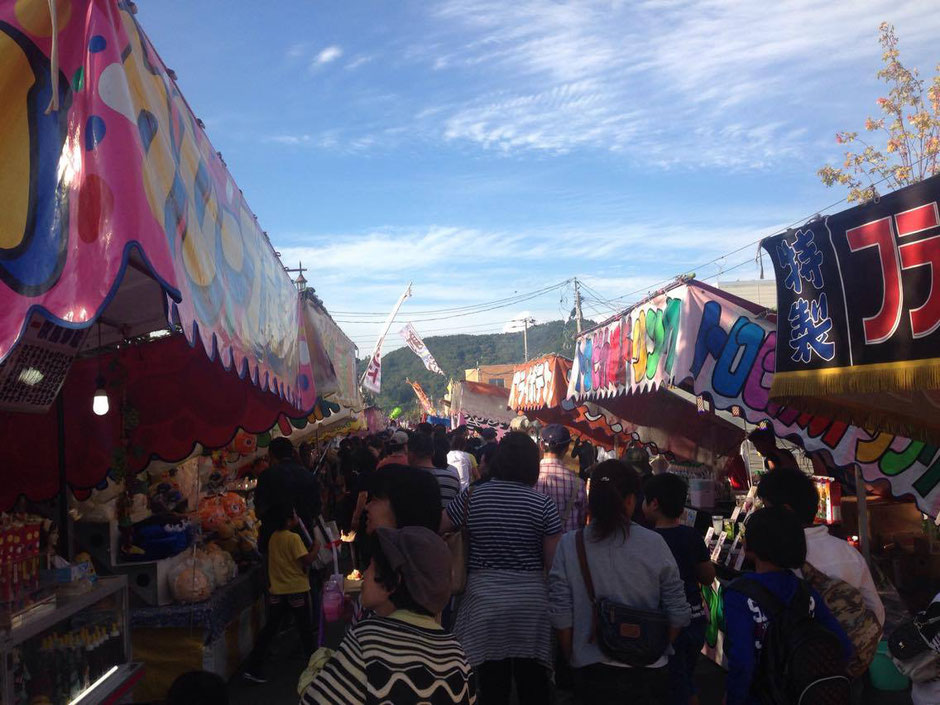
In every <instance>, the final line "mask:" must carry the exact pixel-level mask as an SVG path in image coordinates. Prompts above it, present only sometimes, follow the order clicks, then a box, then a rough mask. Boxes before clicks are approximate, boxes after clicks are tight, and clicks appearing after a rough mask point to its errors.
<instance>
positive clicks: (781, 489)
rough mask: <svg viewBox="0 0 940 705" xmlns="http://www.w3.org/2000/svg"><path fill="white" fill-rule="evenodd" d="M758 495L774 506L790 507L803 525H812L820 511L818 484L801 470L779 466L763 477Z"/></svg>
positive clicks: (759, 484) (758, 486) (758, 487)
mask: <svg viewBox="0 0 940 705" xmlns="http://www.w3.org/2000/svg"><path fill="white" fill-rule="evenodd" d="M757 496H758V497H760V498H761V499H762V500H764V501H765V502H767V503H768V504H770V505H772V506H774V507H789V508H790V509H792V510H793V512H794V513H795V514H796V518H797V519H799V520H800V522H802V524H803V526H812V525H813V522H814V521H815V519H816V512H818V511H819V491H818V490H817V489H816V484H815V483H814V482H813V481H812V480H811V479H810V478H809V476H808V475H806V474H805V473H803V472H802V471H801V470H795V469H793V468H777V469H776V470H771V471H770V472H768V473H767V474H766V475H764V476H763V477H762V478H761V481H760V483H758V485H757Z"/></svg>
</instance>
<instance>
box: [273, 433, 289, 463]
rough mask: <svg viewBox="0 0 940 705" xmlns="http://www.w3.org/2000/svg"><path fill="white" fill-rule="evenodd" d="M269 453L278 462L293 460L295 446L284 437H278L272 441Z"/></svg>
mask: <svg viewBox="0 0 940 705" xmlns="http://www.w3.org/2000/svg"><path fill="white" fill-rule="evenodd" d="M268 452H269V453H270V454H271V455H273V456H274V457H275V458H277V459H278V460H291V459H292V458H293V457H294V445H293V444H292V443H291V442H290V441H289V440H287V439H286V438H284V437H283V436H278V437H277V438H275V439H274V440H273V441H271V445H269V446H268Z"/></svg>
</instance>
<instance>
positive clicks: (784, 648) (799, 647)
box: [729, 577, 850, 705]
mask: <svg viewBox="0 0 940 705" xmlns="http://www.w3.org/2000/svg"><path fill="white" fill-rule="evenodd" d="M729 589H732V590H736V591H737V592H740V593H741V594H742V595H744V596H745V597H749V598H751V600H753V601H754V602H756V603H757V606H758V607H760V609H761V611H762V612H763V613H764V615H765V616H766V617H767V620H768V622H767V631H766V632H765V633H764V641H763V647H762V648H761V650H760V661H759V663H758V665H757V668H756V669H755V671H754V681H753V683H752V684H751V692H752V693H753V694H754V695H755V696H756V697H757V698H758V700H760V702H761V703H762V705H849V693H850V689H849V679H848V677H847V676H846V674H845V661H844V659H843V658H842V642H841V641H839V638H838V637H837V636H836V635H835V634H833V633H832V632H831V631H829V630H828V629H826V628H825V627H824V626H822V625H821V624H820V623H819V622H817V621H816V620H815V619H814V618H813V616H812V613H811V611H810V602H811V599H812V598H811V596H810V589H809V586H808V585H807V584H806V581H804V580H800V581H799V585H798V587H797V590H796V594H795V595H794V596H793V599H792V600H791V601H790V604H785V603H784V602H783V601H782V600H781V599H780V598H779V597H777V596H776V595H774V594H773V593H772V592H770V590H768V589H767V588H765V587H764V586H763V585H761V584H760V583H758V582H757V581H755V580H751V579H748V578H746V577H744V578H739V579H737V580H735V581H734V582H733V583H732V584H731V585H730V586H729Z"/></svg>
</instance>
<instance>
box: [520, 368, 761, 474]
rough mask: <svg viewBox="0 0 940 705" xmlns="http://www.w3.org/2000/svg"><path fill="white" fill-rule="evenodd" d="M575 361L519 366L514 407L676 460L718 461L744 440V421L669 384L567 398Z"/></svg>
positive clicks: (606, 441)
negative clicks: (704, 408) (700, 406)
mask: <svg viewBox="0 0 940 705" xmlns="http://www.w3.org/2000/svg"><path fill="white" fill-rule="evenodd" d="M572 365H573V363H572V361H571V360H568V359H567V358H564V357H560V356H558V355H546V356H545V357H542V358H539V359H537V360H532V361H530V362H527V363H525V364H524V365H520V366H518V367H517V368H516V372H515V374H514V375H513V381H512V385H511V387H510V394H509V405H510V407H511V408H512V409H514V410H515V411H517V412H522V413H525V414H526V415H527V416H528V417H529V418H532V419H538V420H539V421H540V422H541V423H542V424H549V423H560V424H562V425H564V426H566V427H568V428H569V429H570V430H571V432H572V433H573V435H575V436H577V437H580V438H584V439H585V440H588V441H590V442H591V443H594V444H595V445H599V446H601V447H603V448H606V449H608V450H610V449H613V448H615V447H616V448H621V449H623V448H627V447H643V448H646V449H647V450H648V452H649V453H650V454H651V455H663V456H665V458H666V459H667V460H670V461H673V462H676V461H677V459H682V460H685V461H691V463H694V464H698V465H703V464H704V465H713V464H716V463H718V462H720V459H721V458H724V457H725V456H727V455H728V454H730V453H734V452H737V448H738V447H739V446H740V445H741V441H742V440H743V438H744V434H743V431H742V429H741V428H740V427H739V426H737V425H735V424H734V423H732V422H730V421H727V420H725V419H723V418H721V417H719V416H718V415H716V414H702V413H699V412H698V410H697V407H696V404H695V400H694V399H687V398H686V397H685V396H683V395H682V393H681V392H679V391H678V390H674V389H667V388H663V389H660V390H656V391H653V392H649V393H643V394H637V395H632V396H627V397H612V398H611V399H604V400H598V401H596V402H594V401H587V400H571V399H566V398H565V396H566V394H567V390H568V384H569V381H570V378H571V370H572ZM686 396H687V395H686Z"/></svg>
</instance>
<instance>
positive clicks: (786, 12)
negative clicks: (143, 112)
mask: <svg viewBox="0 0 940 705" xmlns="http://www.w3.org/2000/svg"><path fill="white" fill-rule="evenodd" d="M139 7H140V12H139V14H138V19H139V20H140V22H141V24H142V25H143V27H144V29H145V30H146V31H147V33H148V34H149V35H150V37H151V39H152V41H153V43H154V45H155V46H156V48H157V51H158V52H159V53H160V54H161V56H162V57H163V59H164V61H165V62H166V64H167V65H168V66H169V67H171V68H173V69H174V70H175V71H176V73H177V75H178V77H179V79H178V82H179V84H180V86H181V88H182V90H183V93H184V95H185V96H186V98H187V100H188V101H189V103H190V105H191V106H192V107H193V110H194V111H195V113H196V115H197V116H198V117H201V118H202V119H203V121H204V122H205V124H206V127H207V130H208V133H209V136H210V138H211V139H212V142H213V144H214V145H215V147H216V148H217V149H218V150H220V151H221V152H222V153H223V155H224V157H225V160H226V162H227V164H228V166H229V169H230V170H231V172H232V174H233V176H234V177H235V179H236V181H237V182H238V184H239V186H240V187H241V188H242V190H243V191H244V193H245V196H246V198H247V199H248V203H249V205H250V206H251V207H252V209H253V210H254V211H255V213H256V214H257V215H258V218H259V221H260V222H261V224H262V227H264V228H265V229H266V230H267V231H268V233H269V234H270V236H271V239H272V241H273V242H274V244H275V246H276V247H277V248H278V249H279V250H280V251H281V252H282V254H283V258H284V261H285V263H287V264H288V265H289V266H296V263H297V262H298V261H303V263H304V265H305V266H306V267H309V268H310V271H309V272H308V273H307V274H306V276H307V278H308V279H309V280H310V281H311V283H312V284H313V285H314V286H315V287H316V289H317V292H318V293H319V294H320V295H321V296H322V298H323V299H324V301H325V303H326V305H327V308H328V309H329V310H331V311H333V312H336V313H334V317H335V318H336V319H338V320H340V321H343V323H342V325H343V328H344V329H345V330H346V331H347V332H348V333H349V334H350V335H351V337H352V338H353V339H354V340H355V341H356V342H357V343H358V344H359V346H360V352H361V353H362V355H367V354H368V353H369V352H370V350H371V347H372V345H373V344H374V342H375V339H376V337H377V335H378V332H379V328H380V325H381V324H380V323H378V322H375V321H376V320H377V319H381V318H383V316H375V315H372V316H355V315H352V314H351V313H340V312H379V311H387V310H388V309H389V308H391V306H392V304H393V303H394V301H395V299H396V298H397V297H398V296H399V294H400V293H401V291H402V290H403V289H404V287H405V285H406V284H407V282H408V281H409V280H411V281H414V296H413V298H412V299H410V300H409V301H408V302H407V303H406V304H405V306H404V307H403V309H402V314H401V318H400V320H401V321H402V322H404V321H406V320H408V319H409V318H412V319H413V320H415V321H416V324H415V325H416V327H417V328H418V331H419V332H420V333H422V334H425V335H426V336H430V335H436V334H443V333H446V332H467V333H476V332H493V331H498V330H502V329H503V328H504V326H505V325H506V323H507V321H509V320H510V319H513V318H516V317H518V316H521V315H523V314H525V313H528V314H530V315H532V316H534V317H535V318H536V319H537V320H549V319H553V318H560V317H564V315H566V314H567V310H568V309H569V308H570V305H571V295H570V289H567V290H566V292H562V291H553V292H550V293H547V294H545V295H544V296H541V297H537V298H535V299H532V300H530V301H526V302H524V303H520V304H518V305H516V306H511V307H506V308H501V309H497V310H493V311H489V312H486V313H480V314H477V315H473V316H457V317H451V318H449V319H447V320H436V321H420V319H421V318H431V316H429V315H424V316H422V315H421V314H420V313H417V312H419V311H421V310H422V309H425V310H426V309H441V308H448V307H456V306H464V305H470V304H474V303H477V302H484V301H492V300H495V299H500V298H504V297H509V296H512V295H513V293H514V292H527V291H532V290H536V289H540V288H543V287H547V286H548V285H550V284H554V283H556V282H560V281H562V280H565V279H568V278H570V277H573V276H577V277H578V278H579V279H583V280H584V281H585V282H586V283H587V284H588V285H589V286H590V287H591V288H592V289H593V290H594V291H596V292H598V296H596V297H594V299H592V295H588V301H587V304H588V306H589V308H586V311H585V312H586V314H587V315H590V316H594V317H595V318H598V317H600V316H601V314H603V313H610V309H609V308H605V307H606V306H607V305H608V304H605V303H601V302H600V301H598V300H597V299H603V300H605V301H609V300H610V299H614V298H617V297H624V300H626V301H630V300H635V299H636V298H637V296H638V294H637V293H636V292H642V291H644V290H646V289H647V288H648V287H650V286H654V285H656V284H658V283H660V282H661V281H663V280H665V279H667V278H669V277H671V276H672V275H674V274H677V273H680V272H684V271H687V270H690V269H695V270H696V271H697V274H698V275H699V276H700V277H701V278H703V279H706V280H708V281H712V282H713V281H715V280H716V277H718V278H720V279H721V280H722V281H729V280H735V279H754V278H756V277H757V269H756V266H755V265H754V256H755V254H756V246H754V247H747V248H746V249H744V250H742V251H741V252H738V253H736V254H733V255H729V256H728V257H725V258H724V259H722V260H720V261H719V262H717V263H713V264H709V265H708V266H705V267H701V266H700V265H702V264H703V263H705V262H709V261H711V260H713V259H714V258H717V257H719V256H721V255H724V254H726V253H730V252H731V251H733V250H736V249H738V248H740V247H742V246H744V245H747V244H748V243H751V242H753V241H755V240H757V239H758V238H759V237H761V236H762V235H768V234H772V233H773V232H774V231H775V230H776V229H779V228H781V227H783V226H785V225H788V224H791V223H793V222H794V221H796V220H798V219H801V218H806V217H808V216H811V215H812V214H813V213H814V212H816V211H819V210H821V209H823V208H824V207H826V206H828V205H829V204H831V203H833V202H834V201H837V200H838V199H839V198H841V197H842V196H843V195H844V193H842V192H837V191H834V190H828V189H826V188H825V187H823V186H822V185H821V184H820V183H819V181H818V179H817V178H816V176H815V172H816V169H817V168H818V167H820V166H822V165H823V164H824V163H826V162H827V161H830V162H832V161H835V160H838V159H839V158H840V156H841V150H840V149H839V146H838V145H836V144H835V142H834V139H833V136H834V133H835V132H836V131H837V130H840V129H860V128H861V126H862V123H863V121H864V117H865V115H867V114H873V113H874V112H875V110H876V106H875V104H874V101H875V99H876V98H877V97H878V96H879V95H881V94H882V91H881V89H880V87H879V84H878V83H877V82H876V80H875V72H876V71H877V70H878V68H879V65H880V54H881V50H880V47H879V46H878V43H877V34H878V32H877V28H878V24H879V23H880V22H881V21H882V20H888V21H890V22H893V23H894V24H895V25H896V26H897V30H898V34H899V36H900V38H901V51H902V58H903V59H904V60H905V61H906V62H907V63H908V64H909V65H913V66H917V67H918V68H920V69H921V71H922V73H924V74H927V75H929V74H930V72H931V70H932V68H933V66H934V64H935V63H936V62H937V61H940V52H938V51H937V50H936V48H935V41H936V37H937V36H940V12H937V11H936V7H935V6H934V3H933V2H930V1H929V0H921V1H909V2H904V1H899V0H891V1H883V0H871V1H869V2H855V3H847V2H822V1H820V2H809V1H808V0H797V1H794V2H783V1H781V2H773V3H771V2H757V1H747V0H703V1H700V2H693V1H691V0H689V1H687V0H645V1H644V0H636V1H633V2H625V1H623V2H622V1H618V0H607V1H606V2H596V1H594V0H573V1H572V2H562V1H560V0H513V1H512V2H506V0H440V1H430V0H427V1H411V0H399V1H396V2H387V1H386V2H378V1H372V0H345V1H341V2H328V1H327V0H285V1H284V2H278V3H270V4H268V3H253V2H251V3H250V2H231V1H224V2H223V1H221V0H219V1H215V0H199V2H192V1H191V0H159V2H156V1H150V2H139ZM932 43H933V44H934V47H933V48H931V44H932ZM766 264H768V267H767V270H768V271H769V269H770V267H769V263H766ZM614 305H616V302H614ZM409 312H411V313H410V314H409ZM346 321H358V322H355V323H347V322H346ZM363 321H364V322H363ZM398 327H399V326H397V325H396V326H395V327H394V328H393V331H394V330H397V328H398ZM393 338H394V339H390V340H389V341H388V344H387V345H386V351H387V350H389V349H391V348H392V347H397V346H399V345H400V344H401V341H400V340H399V339H398V338H397V336H393Z"/></svg>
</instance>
